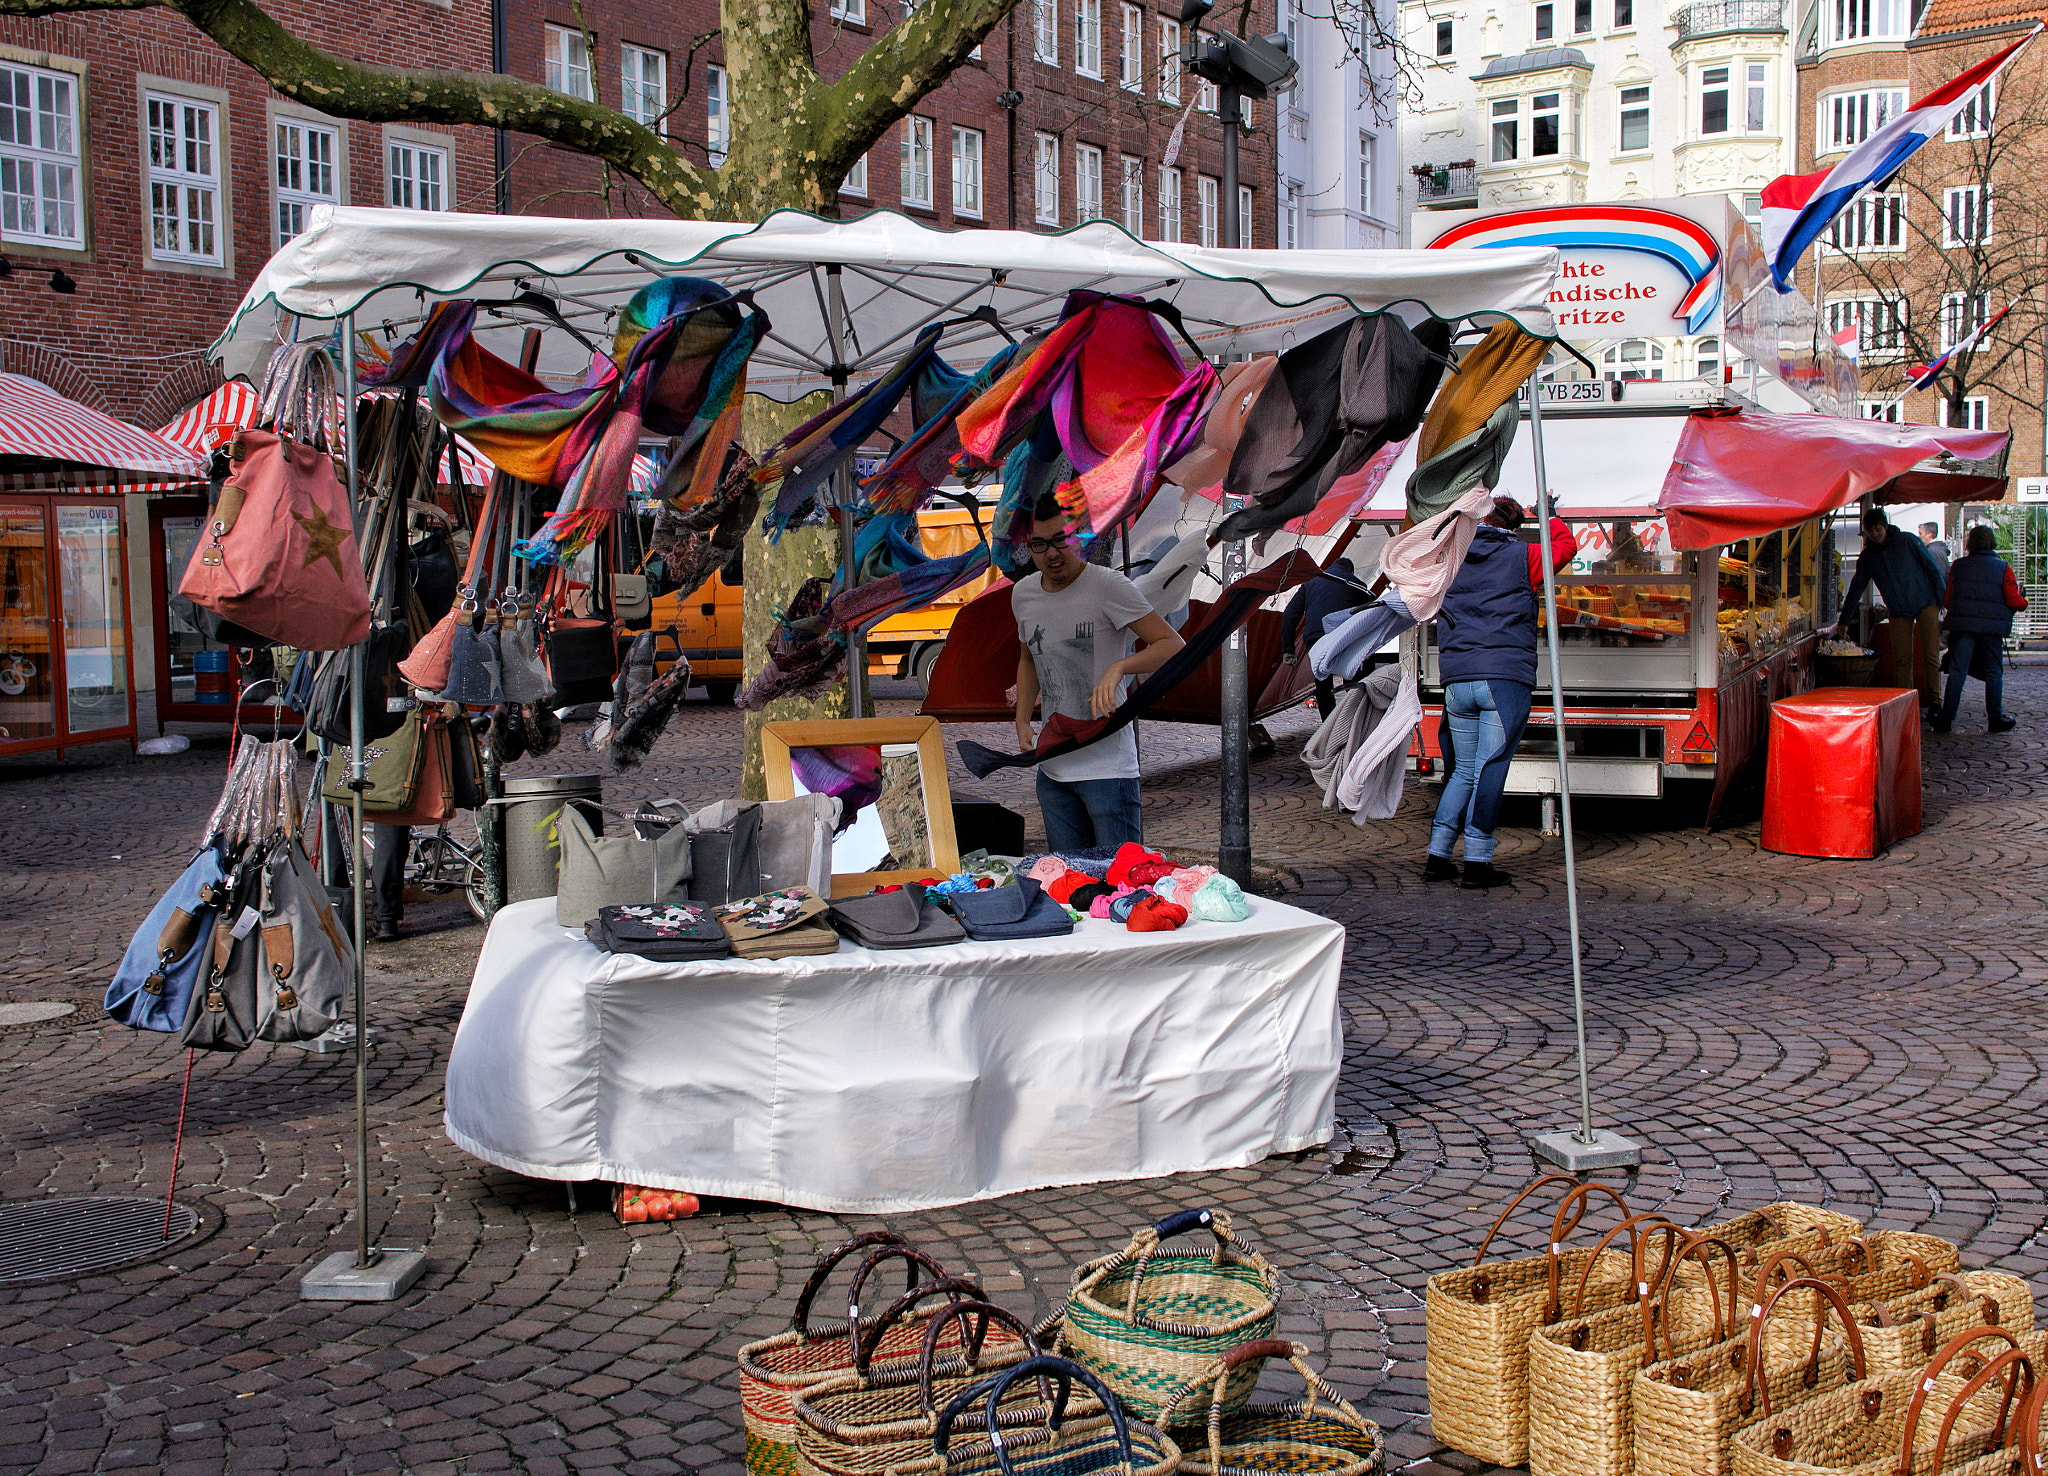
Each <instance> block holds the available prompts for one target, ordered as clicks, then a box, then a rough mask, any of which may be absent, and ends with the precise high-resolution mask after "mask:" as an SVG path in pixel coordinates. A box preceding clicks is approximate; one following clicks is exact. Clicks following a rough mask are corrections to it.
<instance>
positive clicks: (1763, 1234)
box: [1695, 1200, 1863, 1270]
mask: <svg viewBox="0 0 2048 1476" xmlns="http://www.w3.org/2000/svg"><path fill="white" fill-rule="evenodd" d="M1695 1229H1696V1230H1697V1231H1698V1233H1700V1234H1701V1235H1711V1236H1713V1237H1714V1239H1716V1240H1722V1241H1726V1242H1727V1243H1728V1244H1729V1245H1732V1246H1734V1247H1735V1251H1736V1254H1737V1256H1738V1257H1739V1258H1740V1259H1741V1261H1742V1264H1743V1266H1744V1267H1745V1268H1748V1269H1752V1270H1753V1269H1754V1268H1756V1267H1757V1266H1760V1265H1762V1264H1763V1262H1764V1260H1765V1259H1766V1258H1767V1257H1769V1256H1770V1254H1771V1253H1772V1252H1773V1251H1781V1250H1791V1251H1797V1252H1798V1253H1799V1254H1801V1255H1803V1256H1808V1257H1811V1256H1812V1255H1813V1253H1814V1252H1815V1251H1823V1250H1827V1249H1829V1248H1830V1247H1832V1246H1835V1245H1839V1244H1841V1243H1842V1242H1844V1241H1847V1240H1849V1239H1850V1238H1851V1237H1853V1236H1857V1235H1861V1234H1862V1233H1863V1222H1862V1221H1861V1220H1859V1219H1857V1218H1856V1217H1855V1216H1854V1215H1844V1214H1839V1213H1837V1212H1836V1211H1834V1210H1827V1209H1821V1208H1819V1207H1818V1206H1815V1205H1810V1204H1798V1203H1795V1202H1793V1201H1791V1200H1781V1201H1779V1202H1778V1203H1776V1204H1767V1205H1765V1206H1764V1207H1763V1208H1762V1209H1753V1210H1745V1211H1744V1212H1743V1213H1741V1214H1739V1215H1737V1216H1735V1218H1733V1219H1731V1220H1723V1221H1721V1222H1720V1223H1719V1224H1717V1225H1701V1226H1696V1227H1695Z"/></svg>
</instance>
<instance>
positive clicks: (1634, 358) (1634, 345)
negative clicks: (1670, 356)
mask: <svg viewBox="0 0 2048 1476" xmlns="http://www.w3.org/2000/svg"><path fill="white" fill-rule="evenodd" d="M1600 362H1601V363H1602V364H1604V365H1605V366H1606V377H1607V378H1609V379H1631V380H1633V379H1662V378H1663V377H1664V346H1663V345H1662V344H1659V343H1653V342H1652V341H1650V340H1649V339H1647V338H1624V339H1623V340H1622V341H1621V342H1620V343H1617V344H1616V345H1615V346H1614V347H1613V348H1611V349H1609V350H1607V352H1606V353H1604V354H1602V355H1601V356H1600Z"/></svg>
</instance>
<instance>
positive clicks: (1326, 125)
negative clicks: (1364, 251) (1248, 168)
mask: <svg viewBox="0 0 2048 1476" xmlns="http://www.w3.org/2000/svg"><path fill="white" fill-rule="evenodd" d="M1361 4H1362V5H1377V6H1378V7H1379V13H1380V25H1381V28H1382V30H1383V31H1384V32H1386V33H1388V34H1392V32H1393V29H1394V27H1395V26H1396V25H1397V24H1398V23H1399V17H1398V14H1397V12H1396V8H1395V0H1338V3H1335V4H1332V3H1331V0H1306V3H1302V0H1280V24H1281V27H1282V29H1284V30H1285V31H1286V32H1287V35H1288V39H1289V42H1290V44H1291V45H1292V47H1293V49H1294V55H1295V57H1296V59H1297V60H1298V61H1299V62H1300V63H1301V73H1300V76H1299V77H1297V78H1296V80H1295V85H1294V89H1293V90H1292V91H1291V92H1288V93H1282V94H1280V95H1279V97H1278V98H1277V99H1276V100H1275V108H1274V123H1275V130H1276V133H1277V138H1276V140H1275V142H1276V154H1277V163H1278V179H1279V188H1278V191H1277V193H1278V195H1279V210H1280V229H1279V234H1278V236H1277V239H1278V240H1279V242H1280V244H1281V245H1282V246H1302V247H1309V246H1314V247H1352V248H1360V247H1377V246H1398V245H1399V244H1400V243H1401V226H1400V221H1401V214H1402V212H1403V211H1404V210H1406V209H1408V208H1409V206H1410V204H1411V203H1412V202H1411V201H1409V200H1408V199H1407V198H1406V197H1405V196H1404V194H1403V192H1402V190H1401V181H1400V179H1399V178H1398V176H1399V174H1400V162H1401V148H1400V136H1399V131H1398V130H1399V121H1398V118H1397V115H1396V106H1395V105H1396V87H1397V84H1396V82H1395V79H1394V65H1393V57H1392V54H1391V52H1389V51H1388V50H1387V49H1385V48H1383V47H1375V46H1372V45H1371V44H1370V40H1369V38H1367V41H1366V44H1364V45H1363V46H1361V44H1360V35H1359V31H1360V17H1359V14H1358V10H1357V8H1356V7H1357V6H1358V5H1361ZM1361 49H1362V50H1364V51H1365V52H1366V54H1367V56H1368V57H1369V58H1370V61H1369V63H1367V62H1361V61H1360V60H1359V56H1358V53H1359V51H1360V50H1361ZM1375 83H1376V84H1377V85H1374V84H1375Z"/></svg>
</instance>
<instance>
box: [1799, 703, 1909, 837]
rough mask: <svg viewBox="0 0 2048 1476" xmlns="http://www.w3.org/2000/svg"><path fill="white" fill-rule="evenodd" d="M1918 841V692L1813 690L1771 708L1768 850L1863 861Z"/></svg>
mask: <svg viewBox="0 0 2048 1476" xmlns="http://www.w3.org/2000/svg"><path fill="white" fill-rule="evenodd" d="M1919 833H1920V694H1919V693H1917V692H1915V691H1914V690H1913V689H1912V688H1911V687H1816V688H1815V689H1814V690H1813V691H1811V692H1806V693H1802V694H1801V695H1799V696H1797V697H1786V698H1783V699H1781V700H1779V701H1777V702H1773V703H1772V704H1771V751H1770V758H1769V760H1768V763H1767V766H1766V768H1765V771H1764V823H1763V835H1762V837H1761V839H1762V844H1763V848H1764V849H1765V850H1767V851H1782V852H1786V853H1788V854H1790V855H1794V856H1844V857H1869V856H1875V855H1877V854H1878V852H1880V851H1882V850H1884V849H1885V847H1887V846H1889V845H1890V844H1891V843H1892V842H1893V841H1895V840H1901V839H1903V838H1905V837H1906V836H1909V835H1918V834H1919Z"/></svg>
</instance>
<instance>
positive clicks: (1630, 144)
mask: <svg viewBox="0 0 2048 1476" xmlns="http://www.w3.org/2000/svg"><path fill="white" fill-rule="evenodd" d="M1615 142H1616V145H1617V146H1618V147H1619V148H1620V150H1621V152H1623V153H1624V154H1628V153H1633V152H1635V151H1636V150H1637V149H1647V148H1648V147H1649V146H1650V89H1649V88H1647V87H1624V88H1622V89H1621V128H1620V131H1619V133H1618V134H1617V135H1616V139H1615Z"/></svg>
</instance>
